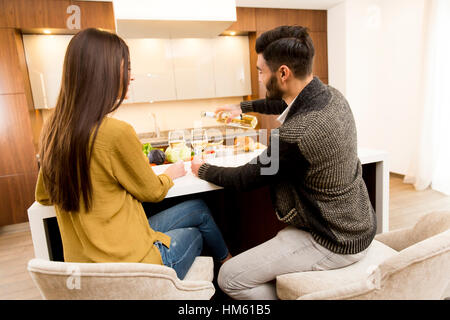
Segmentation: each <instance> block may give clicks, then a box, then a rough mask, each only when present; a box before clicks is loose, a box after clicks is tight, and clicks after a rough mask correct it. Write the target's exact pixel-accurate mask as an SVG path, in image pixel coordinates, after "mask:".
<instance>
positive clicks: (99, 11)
mask: <svg viewBox="0 0 450 320" xmlns="http://www.w3.org/2000/svg"><path fill="white" fill-rule="evenodd" d="M71 3H72V4H75V5H77V6H79V7H80V9H81V28H82V29H84V28H103V29H108V30H111V31H114V32H115V30H116V19H115V18H114V10H113V5H112V2H101V1H89V2H87V1H71Z"/></svg>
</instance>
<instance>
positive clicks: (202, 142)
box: [191, 129, 208, 155]
mask: <svg viewBox="0 0 450 320" xmlns="http://www.w3.org/2000/svg"><path fill="white" fill-rule="evenodd" d="M191 138H192V140H191V144H192V149H194V154H195V155H201V154H202V152H203V150H205V148H206V146H207V145H208V135H207V134H206V130H205V129H192V131H191Z"/></svg>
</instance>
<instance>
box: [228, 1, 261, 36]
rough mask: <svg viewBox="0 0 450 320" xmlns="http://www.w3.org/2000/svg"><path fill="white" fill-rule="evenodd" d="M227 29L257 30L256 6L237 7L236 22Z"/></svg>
mask: <svg viewBox="0 0 450 320" xmlns="http://www.w3.org/2000/svg"><path fill="white" fill-rule="evenodd" d="M227 30H230V31H243V32H254V31H256V20H255V8H245V7H236V22H234V23H233V24H232V25H231V26H230V27H229V28H228V29H227Z"/></svg>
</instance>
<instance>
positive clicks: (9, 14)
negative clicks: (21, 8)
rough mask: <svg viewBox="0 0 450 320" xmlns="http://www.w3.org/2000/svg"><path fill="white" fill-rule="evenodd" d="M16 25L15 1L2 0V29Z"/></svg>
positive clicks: (0, 9)
mask: <svg viewBox="0 0 450 320" xmlns="http://www.w3.org/2000/svg"><path fill="white" fill-rule="evenodd" d="M15 25H16V3H15V1H13V0H0V28H5V27H14V26H15Z"/></svg>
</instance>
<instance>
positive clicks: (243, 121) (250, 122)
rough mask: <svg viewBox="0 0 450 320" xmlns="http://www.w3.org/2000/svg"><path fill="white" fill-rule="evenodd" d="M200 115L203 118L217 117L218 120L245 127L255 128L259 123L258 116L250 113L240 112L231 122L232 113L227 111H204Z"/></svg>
mask: <svg viewBox="0 0 450 320" xmlns="http://www.w3.org/2000/svg"><path fill="white" fill-rule="evenodd" d="M200 115H201V117H202V118H205V117H206V118H213V119H216V121H217V122H220V123H224V124H226V125H229V126H232V127H239V128H244V129H254V128H255V127H256V125H257V124H258V118H256V117H255V116H252V115H250V114H240V115H239V116H237V117H235V118H232V119H231V122H230V123H227V119H228V118H229V116H230V114H229V113H228V112H225V111H221V112H218V113H217V114H215V113H214V112H205V111H202V112H201V114H200Z"/></svg>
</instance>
